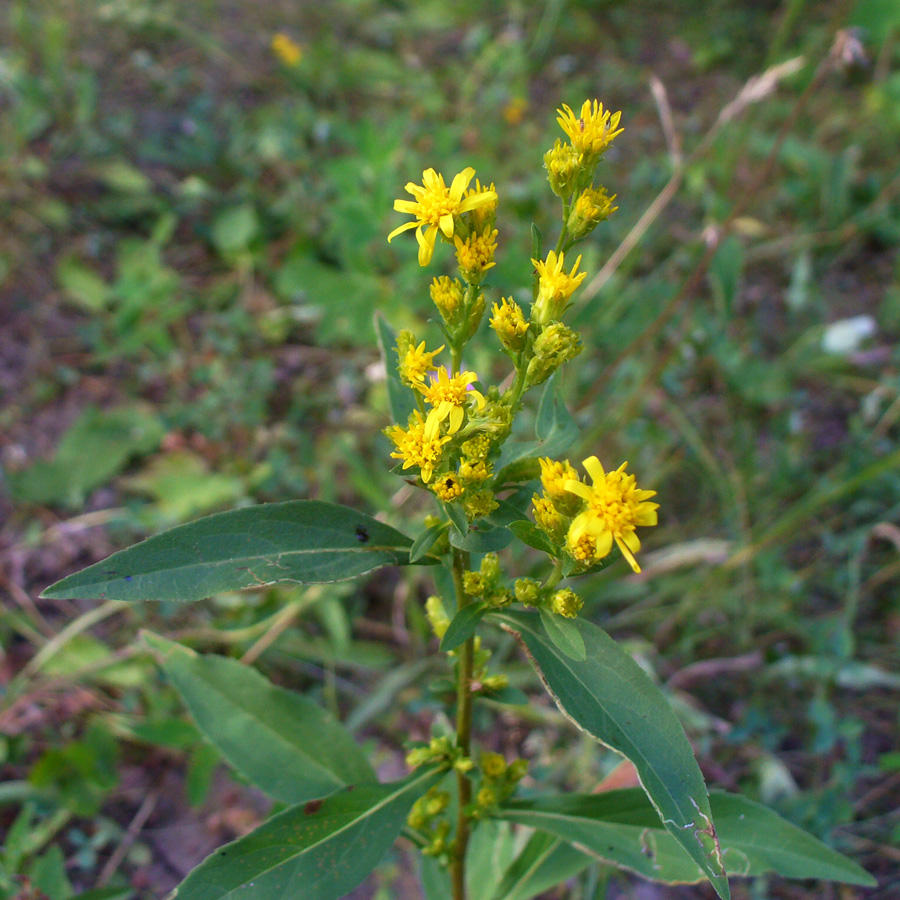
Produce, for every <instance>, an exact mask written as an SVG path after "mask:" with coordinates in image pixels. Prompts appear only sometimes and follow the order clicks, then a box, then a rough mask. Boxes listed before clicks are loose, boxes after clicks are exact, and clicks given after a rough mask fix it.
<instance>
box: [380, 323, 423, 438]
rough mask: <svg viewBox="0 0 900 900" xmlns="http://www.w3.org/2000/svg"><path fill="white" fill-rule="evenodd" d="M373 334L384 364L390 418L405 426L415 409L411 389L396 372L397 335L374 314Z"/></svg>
mask: <svg viewBox="0 0 900 900" xmlns="http://www.w3.org/2000/svg"><path fill="white" fill-rule="evenodd" d="M375 334H376V335H377V336H378V347H379V349H380V350H381V359H382V361H383V362H384V372H385V378H386V379H387V392H388V403H389V404H390V407H391V418H392V419H393V420H394V422H396V423H397V424H398V425H403V426H405V425H406V422H407V420H408V419H409V416H410V413H411V412H412V411H413V410H414V409H415V408H416V398H415V396H414V394H413V391H412V388H409V387H407V386H406V385H405V384H404V383H403V382H402V381H401V380H400V373H399V372H398V371H397V333H396V332H395V331H394V329H393V328H391V326H390V325H388V321H387V319H385V317H384V316H383V315H381V313H375Z"/></svg>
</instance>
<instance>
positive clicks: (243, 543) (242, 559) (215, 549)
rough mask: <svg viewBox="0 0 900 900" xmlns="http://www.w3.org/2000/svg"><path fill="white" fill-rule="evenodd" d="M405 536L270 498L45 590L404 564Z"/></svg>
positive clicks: (62, 595) (178, 588) (345, 572)
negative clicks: (273, 501)
mask: <svg viewBox="0 0 900 900" xmlns="http://www.w3.org/2000/svg"><path fill="white" fill-rule="evenodd" d="M411 544H412V540H411V539H410V538H408V537H406V536H405V535H403V534H400V532H399V531H396V530H395V529H393V528H391V527H390V526H389V525H385V524H383V523H382V522H378V521H377V520H375V519H373V518H372V517H371V516H367V515H364V514H363V513H360V512H357V511H356V510H353V509H349V508H348V507H346V506H338V505H336V504H334V503H323V502H321V501H318V500H290V501H288V502H286V503H268V504H265V505H262V506H251V507H248V508H247V509H235V510H230V511H229V512H223V513H218V514H216V515H213V516H206V517H205V518H203V519H198V520H197V521H196V522H191V523H189V524H187V525H179V526H178V527H177V528H172V529H170V530H169V531H164V532H162V533H161V534H158V535H155V536H154V537H151V538H148V539H147V540H146V541H144V542H143V543H140V544H136V545H135V546H134V547H129V548H128V549H127V550H121V551H119V552H118V553H114V554H113V555H112V556H110V557H109V558H108V559H105V560H103V561H102V562H99V563H96V564H95V565H93V566H89V567H88V568H87V569H83V570H82V571H81V572H76V573H75V574H74V575H70V576H69V577H68V578H64V579H63V580H62V581H58V582H57V583H56V584H54V585H52V586H51V587H49V588H47V590H46V591H44V593H43V596H44V597H49V598H53V599H74V598H87V599H91V598H98V597H99V598H101V599H105V600H201V599H203V598H204V597H209V596H211V595H212V594H217V593H221V592H222V591H235V590H239V589H241V588H246V587H260V586H262V585H267V584H277V583H278V582H285V581H292V582H301V583H318V582H326V581H341V580H344V579H347V578H353V577H354V576H356V575H362V574H364V573H365V572H370V571H371V570H372V569H377V568H378V567H379V566H385V565H390V564H393V565H406V564H407V562H408V550H409V547H410V545H411ZM429 561H431V562H433V561H434V560H432V559H431V558H430V557H427V558H425V559H423V560H422V562H429Z"/></svg>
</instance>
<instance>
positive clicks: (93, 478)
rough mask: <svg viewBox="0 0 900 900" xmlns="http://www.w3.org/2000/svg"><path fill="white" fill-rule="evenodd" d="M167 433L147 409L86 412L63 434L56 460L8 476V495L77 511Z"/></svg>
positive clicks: (125, 408)
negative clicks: (73, 507)
mask: <svg viewBox="0 0 900 900" xmlns="http://www.w3.org/2000/svg"><path fill="white" fill-rule="evenodd" d="M163 434H164V428H163V426H162V423H161V422H160V421H159V419H158V418H157V417H156V416H155V415H154V414H153V413H152V412H151V411H150V410H149V409H147V408H146V407H145V406H143V405H137V404H136V405H134V406H122V407H118V408H114V409H97V408H95V407H88V408H87V409H85V411H84V412H83V413H82V414H81V415H80V416H79V417H78V418H77V419H76V420H75V421H74V422H73V423H72V425H71V426H70V427H69V429H68V430H67V431H66V433H65V434H64V435H63V437H62V440H60V442H59V446H58V447H57V450H56V455H55V456H54V457H53V459H51V460H38V461H37V462H35V463H34V464H33V465H32V466H30V467H29V468H28V469H24V470H23V471H21V472H10V473H9V474H8V475H7V477H8V479H9V485H10V490H11V492H12V494H13V496H14V497H15V498H16V499H19V500H25V501H27V502H29V503H60V502H61V503H65V504H67V505H69V506H79V505H81V504H82V503H83V502H84V500H85V498H86V497H87V495H88V494H89V493H90V492H91V491H93V490H94V489H95V488H98V487H100V486H101V485H103V484H105V483H106V482H107V481H109V480H110V479H111V478H113V477H114V476H115V475H118V473H119V472H120V471H121V470H122V469H123V468H125V465H126V463H127V462H128V460H129V459H131V458H132V457H134V456H141V455H143V454H146V453H151V452H153V451H154V450H155V449H156V448H157V447H158V446H159V443H160V441H161V440H162V438H163Z"/></svg>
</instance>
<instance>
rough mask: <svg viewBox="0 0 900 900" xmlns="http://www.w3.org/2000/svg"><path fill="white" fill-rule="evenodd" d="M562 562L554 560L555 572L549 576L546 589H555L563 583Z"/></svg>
mask: <svg viewBox="0 0 900 900" xmlns="http://www.w3.org/2000/svg"><path fill="white" fill-rule="evenodd" d="M562 577H563V574H562V560H560V559H554V560H553V571H552V572H551V573H550V574H549V575H548V576H547V580H546V581H545V582H544V587H545V588H547V589H548V590H549V589H551V588H555V587H556V586H557V585H558V584H559V583H560V581H562Z"/></svg>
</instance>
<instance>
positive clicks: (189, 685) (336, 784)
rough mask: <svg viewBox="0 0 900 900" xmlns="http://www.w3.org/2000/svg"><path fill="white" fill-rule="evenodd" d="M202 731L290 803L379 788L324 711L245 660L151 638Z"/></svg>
mask: <svg viewBox="0 0 900 900" xmlns="http://www.w3.org/2000/svg"><path fill="white" fill-rule="evenodd" d="M144 638H145V640H146V641H147V643H148V644H149V645H150V647H152V648H153V649H154V650H156V651H157V652H158V653H159V654H160V664H161V665H162V667H163V670H164V671H165V673H166V675H167V676H168V678H169V680H170V681H171V682H172V684H173V685H174V686H175V688H176V689H177V691H178V693H179V694H181V696H182V699H183V700H184V702H185V703H186V704H187V707H188V709H189V710H190V713H191V716H192V717H193V719H194V721H195V722H196V723H197V727H198V728H199V729H200V731H201V732H203V734H204V735H205V736H206V737H207V739H208V740H209V741H211V742H212V743H213V744H214V745H215V746H216V747H217V748H218V749H219V750H220V751H221V753H222V755H223V756H224V757H225V759H227V760H228V762H230V763H231V764H232V765H233V766H234V767H235V768H236V769H237V770H238V771H239V772H241V774H243V775H244V776H246V777H247V778H248V779H249V780H250V781H251V782H253V784H255V785H256V786H257V787H258V788H260V789H261V790H263V791H265V792H266V793H267V794H268V795H269V796H270V797H272V798H273V799H275V800H278V801H280V802H282V803H301V802H303V801H305V800H312V799H315V798H317V797H324V796H326V795H327V794H331V793H333V792H334V791H336V790H337V789H338V788H341V787H343V786H344V785H347V784H359V783H366V782H375V781H377V778H376V776H375V773H374V772H373V771H372V767H371V766H370V765H369V763H368V761H367V760H366V757H365V755H364V754H363V752H362V750H361V749H360V748H359V746H358V745H357V743H356V742H355V741H354V740H353V738H352V737H351V736H350V734H349V732H347V731H346V730H345V729H344V727H343V726H342V725H341V724H340V723H339V722H338V721H336V720H335V719H334V718H332V717H331V716H330V715H328V713H326V712H325V711H324V710H323V709H321V708H320V707H319V706H318V705H317V704H315V703H313V702H312V701H310V700H307V699H306V697H303V696H301V695H300V694H297V693H294V692H293V691H288V690H285V689H284V688H281V687H277V686H276V685H274V684H271V683H270V682H268V681H266V679H265V678H263V676H262V675H260V674H259V672H257V671H256V670H255V669H251V668H250V667H249V666H245V665H242V664H241V663H239V662H238V661H237V660H234V659H228V658H226V657H224V656H211V655H200V654H198V653H195V652H194V651H193V650H190V649H188V648H187V647H183V646H182V645H181V644H176V643H174V642H173V641H169V640H166V639H165V638H162V637H159V636H158V635H155V634H151V633H149V632H145V634H144Z"/></svg>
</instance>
